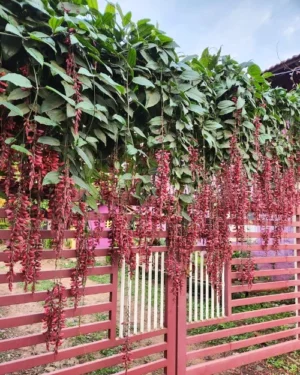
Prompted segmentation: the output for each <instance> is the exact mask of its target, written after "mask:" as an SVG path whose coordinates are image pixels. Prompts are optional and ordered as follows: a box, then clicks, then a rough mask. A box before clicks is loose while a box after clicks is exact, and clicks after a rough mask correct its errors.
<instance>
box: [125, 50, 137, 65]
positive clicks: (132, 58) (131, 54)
mask: <svg viewBox="0 0 300 375" xmlns="http://www.w3.org/2000/svg"><path fill="white" fill-rule="evenodd" d="M127 62H128V65H129V66H130V67H131V68H134V67H135V65H136V49H134V48H130V50H129V51H128V57H127Z"/></svg>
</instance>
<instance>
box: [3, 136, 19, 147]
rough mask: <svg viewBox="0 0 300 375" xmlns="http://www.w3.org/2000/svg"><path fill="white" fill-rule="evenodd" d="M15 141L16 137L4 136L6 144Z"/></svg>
mask: <svg viewBox="0 0 300 375" xmlns="http://www.w3.org/2000/svg"><path fill="white" fill-rule="evenodd" d="M15 141H16V138H14V137H9V138H6V139H5V141H4V142H5V144H7V145H11V144H12V143H14V142H15Z"/></svg>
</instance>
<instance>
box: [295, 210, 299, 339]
mask: <svg viewBox="0 0 300 375" xmlns="http://www.w3.org/2000/svg"><path fill="white" fill-rule="evenodd" d="M297 211H298V212H297V215H296V220H297V221H299V220H300V215H299V209H298V210H297ZM296 232H297V233H298V234H299V233H300V225H297V226H296ZM295 242H296V244H298V245H299V244H300V239H299V238H297V239H296V241H295ZM294 255H297V256H300V250H299V249H295V250H294ZM295 266H296V267H297V269H300V260H297V263H296V264H295ZM295 280H297V281H300V275H299V274H297V275H295ZM295 290H296V291H297V292H298V293H299V292H300V285H298V286H297V287H296V288H295ZM299 302H300V299H299V297H296V298H295V303H296V304H299ZM297 315H298V316H299V315H300V309H299V310H298V312H297ZM297 326H298V327H300V324H299V323H298V325H297ZM296 339H298V340H299V335H297V336H296Z"/></svg>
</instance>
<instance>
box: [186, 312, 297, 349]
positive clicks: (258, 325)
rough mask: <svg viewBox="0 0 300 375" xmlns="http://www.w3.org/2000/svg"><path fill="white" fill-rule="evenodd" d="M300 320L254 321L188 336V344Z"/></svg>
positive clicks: (293, 318)
mask: <svg viewBox="0 0 300 375" xmlns="http://www.w3.org/2000/svg"><path fill="white" fill-rule="evenodd" d="M298 322H300V317H299V316H293V317H290V318H283V319H276V320H271V321H269V322H262V323H254V324H249V325H243V326H240V327H234V328H228V329H223V330H219V331H214V332H207V333H202V334H199V335H195V336H189V337H188V338H187V345H192V344H198V343H202V342H207V341H212V340H216V339H222V338H224V337H229V336H235V335H241V334H244V333H248V332H255V331H260V330H264V329H269V328H274V327H278V326H283V325H290V324H294V323H298Z"/></svg>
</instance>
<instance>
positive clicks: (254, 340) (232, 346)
mask: <svg viewBox="0 0 300 375" xmlns="http://www.w3.org/2000/svg"><path fill="white" fill-rule="evenodd" d="M299 333H300V328H294V329H289V330H286V331H281V332H275V333H270V334H268V335H261V336H258V337H251V338H250V339H246V340H240V341H233V342H229V343H226V344H222V345H216V346H213V347H208V348H202V349H198V350H193V351H191V352H188V353H187V360H188V361H190V360H192V359H197V358H203V357H206V356H213V355H216V354H220V353H224V352H229V351H234V350H238V349H242V348H246V347H248V346H252V345H258V344H263V343H266V342H269V341H273V340H280V339H283V338H288V337H292V336H295V335H296V334H299Z"/></svg>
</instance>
